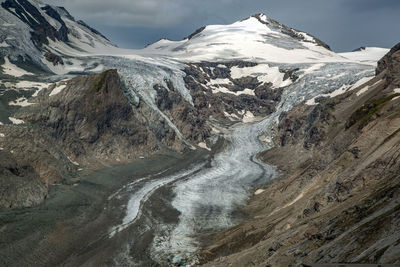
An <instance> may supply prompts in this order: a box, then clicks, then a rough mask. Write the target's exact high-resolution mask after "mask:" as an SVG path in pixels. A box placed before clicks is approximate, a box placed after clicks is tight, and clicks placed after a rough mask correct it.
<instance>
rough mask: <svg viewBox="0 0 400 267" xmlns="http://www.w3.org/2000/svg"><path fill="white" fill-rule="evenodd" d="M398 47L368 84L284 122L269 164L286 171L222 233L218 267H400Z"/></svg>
mask: <svg viewBox="0 0 400 267" xmlns="http://www.w3.org/2000/svg"><path fill="white" fill-rule="evenodd" d="M398 47H399V46H396V47H394V48H393V49H392V50H391V51H390V53H389V54H387V55H386V56H385V57H384V58H383V59H381V60H380V61H379V63H378V66H379V67H378V69H377V75H376V77H375V78H373V79H372V80H371V81H369V82H367V83H366V84H363V85H360V86H359V87H357V88H356V89H354V90H353V91H352V92H348V93H346V94H343V95H341V96H337V97H334V98H325V99H323V100H321V101H320V103H319V104H317V105H315V106H307V105H300V106H297V107H295V108H293V109H292V110H290V111H288V112H286V113H283V114H282V115H281V116H280V122H279V124H278V126H277V128H276V135H275V142H276V144H277V146H276V147H275V148H272V149H270V150H268V151H265V152H263V153H261V154H260V158H261V159H262V160H264V161H266V162H268V163H272V164H274V165H277V166H278V167H279V168H280V169H281V170H283V171H284V175H283V176H282V177H281V178H280V179H279V180H277V181H275V182H272V183H270V184H267V185H265V186H264V187H263V189H262V190H258V191H256V195H255V196H254V197H253V198H252V200H251V201H250V203H249V206H248V207H247V208H246V210H247V211H248V212H249V213H250V214H251V215H252V218H251V219H249V221H248V222H246V223H243V224H241V225H238V226H236V227H234V228H232V229H229V230H227V231H224V232H221V233H219V234H217V235H215V236H214V244H213V245H212V246H209V247H207V248H206V250H205V251H204V255H205V257H206V259H210V258H212V257H218V258H219V257H221V258H219V259H218V260H216V261H213V262H211V263H209V264H208V265H210V266H226V265H228V264H232V265H233V266H242V265H243V264H245V263H248V262H252V263H253V264H255V265H272V266H275V265H282V264H285V265H291V264H296V265H297V264H310V263H321V264H322V263H340V262H347V263H386V264H394V263H397V264H398V263H399V262H400V258H399V255H400V254H399V251H400V247H399V240H400V233H399V228H398V227H397V226H398V224H399V223H400V222H399V218H400V216H399V207H400V202H399V199H400V198H399V196H400V195H399V194H400V191H399V188H400V157H399V155H400V154H399V151H400V150H399V149H400V135H399V125H400V124H399V123H400V109H399V106H400V102H399V101H400V90H399V89H398V83H397V82H396V81H398V79H399V75H398V73H397V71H396V70H397V69H398V68H399V64H398V59H399V57H400V51H399V49H398ZM383 66H384V67H383Z"/></svg>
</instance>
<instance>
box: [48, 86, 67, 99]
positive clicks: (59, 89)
mask: <svg viewBox="0 0 400 267" xmlns="http://www.w3.org/2000/svg"><path fill="white" fill-rule="evenodd" d="M65 87H67V85H66V84H61V85H57V86H56V87H55V88H54V89H53V91H51V93H50V94H49V96H53V95H56V94H58V93H60V92H61V91H62V90H64V88H65Z"/></svg>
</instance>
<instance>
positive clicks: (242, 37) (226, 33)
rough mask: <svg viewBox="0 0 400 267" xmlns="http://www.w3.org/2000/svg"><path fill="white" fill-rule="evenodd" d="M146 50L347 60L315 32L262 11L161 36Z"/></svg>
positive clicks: (188, 55)
mask: <svg viewBox="0 0 400 267" xmlns="http://www.w3.org/2000/svg"><path fill="white" fill-rule="evenodd" d="M144 51H145V52H147V53H152V54H158V55H168V56H172V57H175V58H178V59H182V58H185V60H189V61H204V60H205V61H207V60H214V61H215V60H222V59H226V58H231V59H247V60H260V61H269V62H285V63H299V62H303V63H304V62H314V61H316V60H318V61H319V60H321V59H323V60H325V61H342V60H343V58H341V57H339V56H338V55H336V54H335V53H333V52H332V51H330V49H329V46H328V45H326V44H325V43H323V42H322V41H320V40H318V39H317V38H315V37H313V36H312V35H310V34H307V33H305V32H301V31H298V30H295V29H292V28H290V27H287V26H285V25H283V24H280V23H279V22H277V21H275V20H273V19H271V18H269V17H268V16H267V15H265V14H261V13H260V14H256V15H253V16H250V17H248V18H246V19H244V20H241V21H237V22H234V23H232V24H230V25H208V26H205V27H202V28H200V29H198V30H196V31H195V32H194V33H192V34H191V35H189V36H188V37H187V38H185V39H183V40H181V41H171V40H167V39H161V40H160V41H158V42H156V43H154V44H151V45H149V46H147V47H146V48H145V50H144Z"/></svg>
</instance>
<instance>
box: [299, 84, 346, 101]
mask: <svg viewBox="0 0 400 267" xmlns="http://www.w3.org/2000/svg"><path fill="white" fill-rule="evenodd" d="M348 88H349V86H348V85H342V86H341V87H340V88H339V89H337V90H335V91H333V92H332V93H327V94H321V95H317V96H314V97H313V98H311V99H309V100H307V101H306V105H307V106H315V105H317V103H316V102H315V99H317V98H318V97H329V98H333V97H335V96H338V95H341V94H344V93H346V92H347V91H348Z"/></svg>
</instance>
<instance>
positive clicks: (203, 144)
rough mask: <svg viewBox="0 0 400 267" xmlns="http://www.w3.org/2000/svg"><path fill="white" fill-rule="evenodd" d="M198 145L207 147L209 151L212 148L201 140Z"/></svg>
mask: <svg viewBox="0 0 400 267" xmlns="http://www.w3.org/2000/svg"><path fill="white" fill-rule="evenodd" d="M197 145H198V146H199V147H201V148H204V149H207V150H208V151H211V148H209V147H208V146H207V144H206V143H204V142H200V143H198V144H197Z"/></svg>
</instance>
